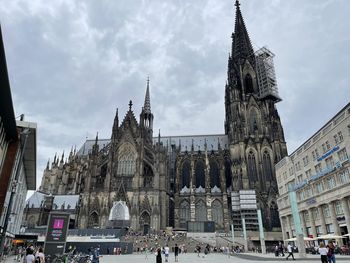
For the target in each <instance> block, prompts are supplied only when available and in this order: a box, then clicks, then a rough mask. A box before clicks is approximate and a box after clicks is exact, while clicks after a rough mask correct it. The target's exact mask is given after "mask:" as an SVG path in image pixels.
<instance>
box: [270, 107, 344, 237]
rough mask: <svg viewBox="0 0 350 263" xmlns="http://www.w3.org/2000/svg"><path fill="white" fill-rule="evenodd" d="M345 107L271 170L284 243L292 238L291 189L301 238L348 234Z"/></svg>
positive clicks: (293, 227) (293, 235) (293, 228)
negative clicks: (295, 197)
mask: <svg viewBox="0 0 350 263" xmlns="http://www.w3.org/2000/svg"><path fill="white" fill-rule="evenodd" d="M349 154H350V103H348V104H347V105H346V106H345V107H344V108H343V109H342V110H341V111H340V112H338V113H337V114H336V115H335V116H334V117H333V118H332V119H331V120H330V121H328V122H327V123H326V124H325V125H324V126H323V127H322V128H321V129H320V130H319V131H317V132H316V133H315V134H314V135H313V136H312V137H311V138H310V139H308V140H307V141H306V142H305V143H303V144H302V145H301V146H300V147H299V148H298V149H297V150H296V151H295V152H293V153H292V154H291V155H289V156H287V157H285V158H283V159H282V160H281V161H280V162H278V163H277V164H276V166H275V168H276V177H277V184H278V191H279V197H278V199H277V202H278V207H279V216H280V220H281V225H282V234H283V239H284V240H286V239H288V238H292V237H295V236H296V233H295V226H294V221H293V217H292V212H291V206H290V200H289V191H295V193H296V196H297V206H298V211H299V216H300V221H301V226H302V230H303V234H304V236H309V237H316V236H320V235H325V234H335V235H344V234H347V233H350V209H349V205H350V157H349Z"/></svg>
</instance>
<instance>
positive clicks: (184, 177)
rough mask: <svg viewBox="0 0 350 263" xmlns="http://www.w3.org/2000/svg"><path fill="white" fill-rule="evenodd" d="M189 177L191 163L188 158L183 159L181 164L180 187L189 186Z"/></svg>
mask: <svg viewBox="0 0 350 263" xmlns="http://www.w3.org/2000/svg"><path fill="white" fill-rule="evenodd" d="M190 178H191V164H190V162H189V161H188V160H185V161H184V162H183V164H182V171H181V188H184V187H185V186H186V187H187V188H189V187H190Z"/></svg>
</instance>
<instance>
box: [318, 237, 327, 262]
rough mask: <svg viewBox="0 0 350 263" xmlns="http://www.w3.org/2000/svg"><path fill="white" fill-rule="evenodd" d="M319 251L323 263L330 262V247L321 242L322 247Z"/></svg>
mask: <svg viewBox="0 0 350 263" xmlns="http://www.w3.org/2000/svg"><path fill="white" fill-rule="evenodd" d="M318 253H319V254H320V255H321V262H322V263H327V262H328V257H327V253H328V249H327V248H326V247H325V245H324V243H323V242H321V243H320V247H319V248H318Z"/></svg>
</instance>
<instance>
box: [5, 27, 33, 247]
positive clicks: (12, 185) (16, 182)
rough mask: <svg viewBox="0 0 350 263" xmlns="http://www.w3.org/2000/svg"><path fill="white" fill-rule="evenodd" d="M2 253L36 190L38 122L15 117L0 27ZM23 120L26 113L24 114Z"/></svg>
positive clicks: (19, 224)
mask: <svg viewBox="0 0 350 263" xmlns="http://www.w3.org/2000/svg"><path fill="white" fill-rule="evenodd" d="M0 85H1V89H0V181H1V185H0V228H1V231H0V233H1V234H0V252H2V249H3V248H4V246H5V245H6V246H7V245H9V244H10V243H11V242H10V240H11V238H13V237H14V236H15V234H19V232H20V227H21V222H22V217H23V208H24V205H25V198H26V194H27V190H35V189H36V124H35V123H30V122H24V121H23V120H22V121H17V122H16V120H15V115H14V109H13V104H12V98H11V90H10V83H9V79H8V73H7V65H6V59H5V50H4V46H3V41H2V33H1V28H0ZM21 119H23V116H22V117H21Z"/></svg>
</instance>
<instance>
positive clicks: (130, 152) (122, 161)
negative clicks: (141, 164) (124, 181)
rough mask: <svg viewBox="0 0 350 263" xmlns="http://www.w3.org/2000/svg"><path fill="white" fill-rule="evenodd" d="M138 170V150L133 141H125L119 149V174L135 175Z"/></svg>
mask: <svg viewBox="0 0 350 263" xmlns="http://www.w3.org/2000/svg"><path fill="white" fill-rule="evenodd" d="M135 170H136V150H135V148H134V146H133V145H132V144H131V143H128V142H127V143H124V144H123V145H121V146H120V148H119V150H118V169H117V174H118V175H134V173H135Z"/></svg>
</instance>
